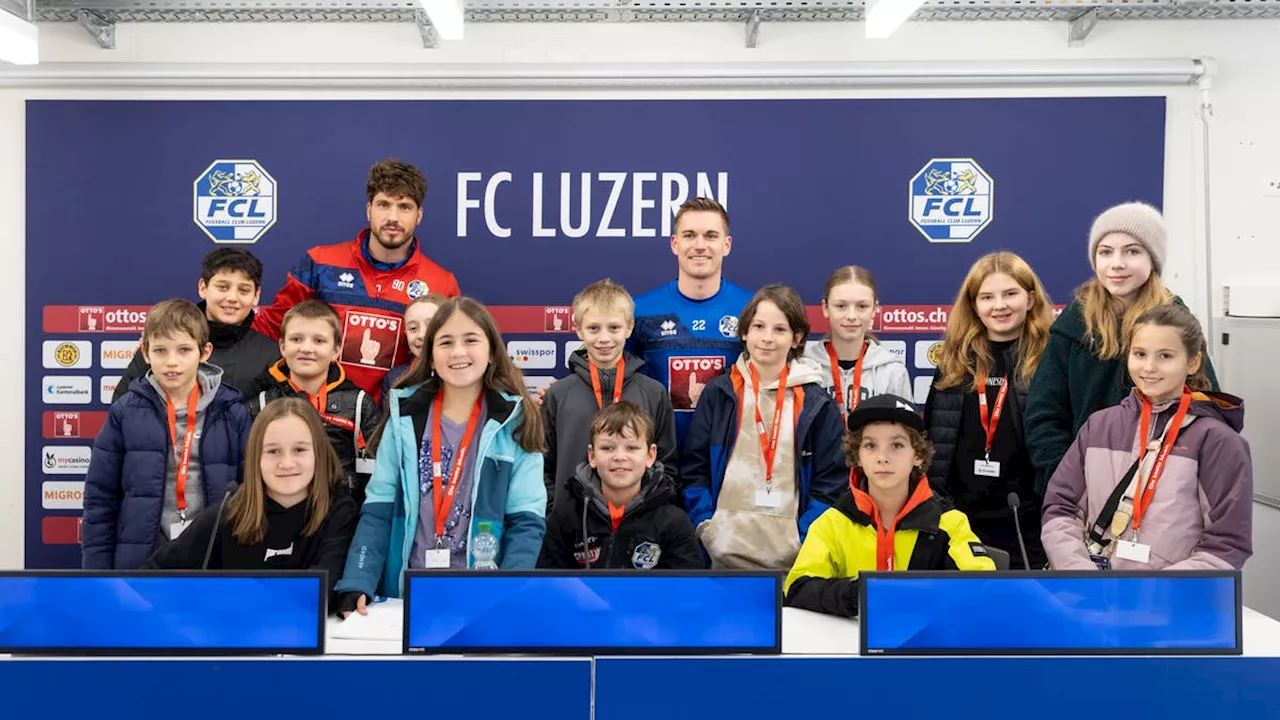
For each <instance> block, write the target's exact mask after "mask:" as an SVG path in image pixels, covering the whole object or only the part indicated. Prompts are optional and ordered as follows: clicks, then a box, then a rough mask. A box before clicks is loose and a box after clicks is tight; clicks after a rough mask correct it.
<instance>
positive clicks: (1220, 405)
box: [1041, 304, 1253, 570]
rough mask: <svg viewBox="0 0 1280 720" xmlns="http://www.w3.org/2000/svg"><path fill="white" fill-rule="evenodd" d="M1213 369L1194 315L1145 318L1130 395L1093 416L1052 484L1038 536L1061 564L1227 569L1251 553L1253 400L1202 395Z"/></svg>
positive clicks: (1133, 345)
mask: <svg viewBox="0 0 1280 720" xmlns="http://www.w3.org/2000/svg"><path fill="white" fill-rule="evenodd" d="M1204 364H1205V341H1204V334H1203V332H1202V331H1201V329H1200V323H1199V322H1198V321H1197V320H1196V318H1195V316H1194V315H1192V314H1191V312H1190V311H1189V310H1187V309H1186V308H1184V307H1181V306H1179V305H1172V304H1170V305H1161V306H1158V307H1156V308H1153V309H1151V310H1148V311H1147V312H1146V313H1144V314H1143V315H1142V316H1141V317H1139V318H1138V320H1137V322H1136V323H1135V324H1134V327H1133V330H1132V332H1131V333H1130V336H1129V338H1128V370H1129V375H1130V377H1132V378H1133V383H1134V386H1135V387H1134V390H1133V392H1132V393H1130V394H1129V396H1128V397H1126V398H1125V399H1124V400H1123V401H1122V402H1121V403H1120V404H1119V405H1117V406H1115V407H1110V408H1106V409H1105V410H1100V411H1098V412H1096V413H1094V414H1093V415H1091V416H1089V419H1088V420H1087V421H1086V422H1085V424H1084V426H1083V427H1081V428H1080V433H1079V434H1078V435H1077V436H1076V439H1075V442H1074V443H1072V445H1071V448H1070V450H1068V451H1067V454H1066V456H1065V457H1064V458H1063V460H1062V463H1061V464H1060V465H1059V466H1058V468H1057V470H1056V471H1055V472H1054V474H1053V477H1052V478H1051V479H1050V480H1049V487H1048V489H1047V491H1046V492H1045V499H1044V525H1043V530H1042V532H1041V539H1042V540H1043V541H1044V549H1045V552H1046V554H1047V555H1048V556H1049V563H1050V566H1051V567H1052V568H1053V569H1055V570H1088V569H1091V568H1098V569H1103V570H1105V569H1111V568H1115V569H1117V570H1160V569H1169V570H1210V569H1220V570H1226V569H1232V568H1237V569H1238V568H1240V567H1242V566H1243V565H1244V562H1245V560H1247V559H1248V558H1249V556H1250V555H1252V554H1253V545H1252V540H1251V538H1252V536H1253V466H1252V463H1251V461H1250V457H1249V443H1248V442H1247V441H1246V440H1245V439H1244V438H1243V437H1242V436H1241V435H1240V429H1241V428H1242V427H1243V422H1244V405H1243V402H1242V401H1241V400H1240V399H1239V398H1237V397H1234V396H1231V395H1227V394H1225V393H1207V392H1205V391H1207V390H1208V388H1209V380H1208V378H1207V377H1206V376H1205V374H1204Z"/></svg>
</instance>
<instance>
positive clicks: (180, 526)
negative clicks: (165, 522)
mask: <svg viewBox="0 0 1280 720" xmlns="http://www.w3.org/2000/svg"><path fill="white" fill-rule="evenodd" d="M189 525H191V521H190V520H180V521H178V522H176V523H169V539H170V540H177V539H178V536H179V535H181V534H182V531H183V530H186V529H187V526H189Z"/></svg>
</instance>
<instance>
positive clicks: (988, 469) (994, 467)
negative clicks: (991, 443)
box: [973, 460, 1000, 478]
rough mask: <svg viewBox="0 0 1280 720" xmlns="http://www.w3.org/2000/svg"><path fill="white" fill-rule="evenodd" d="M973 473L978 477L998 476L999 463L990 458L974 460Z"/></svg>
mask: <svg viewBox="0 0 1280 720" xmlns="http://www.w3.org/2000/svg"><path fill="white" fill-rule="evenodd" d="M973 474H974V475H977V476H978V477H991V478H998V477H1000V463H998V462H992V461H990V460H974V461H973Z"/></svg>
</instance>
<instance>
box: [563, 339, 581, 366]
mask: <svg viewBox="0 0 1280 720" xmlns="http://www.w3.org/2000/svg"><path fill="white" fill-rule="evenodd" d="M581 348H582V341H581V340H570V341H568V342H566V343H565V344H564V366H565V367H566V368H568V367H569V356H570V355H572V354H574V353H576V352H578V350H579V349H581Z"/></svg>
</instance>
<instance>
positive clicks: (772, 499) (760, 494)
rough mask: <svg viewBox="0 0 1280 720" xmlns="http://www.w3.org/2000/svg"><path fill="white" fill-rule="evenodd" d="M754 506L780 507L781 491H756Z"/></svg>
mask: <svg viewBox="0 0 1280 720" xmlns="http://www.w3.org/2000/svg"><path fill="white" fill-rule="evenodd" d="M756 507H762V508H776V507H782V493H776V492H769V491H768V490H757V491H756Z"/></svg>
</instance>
